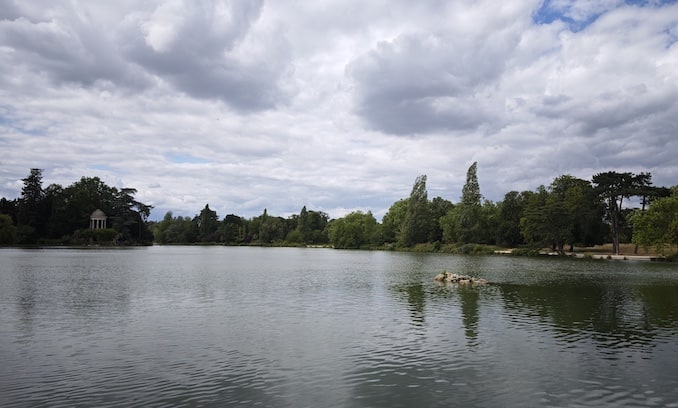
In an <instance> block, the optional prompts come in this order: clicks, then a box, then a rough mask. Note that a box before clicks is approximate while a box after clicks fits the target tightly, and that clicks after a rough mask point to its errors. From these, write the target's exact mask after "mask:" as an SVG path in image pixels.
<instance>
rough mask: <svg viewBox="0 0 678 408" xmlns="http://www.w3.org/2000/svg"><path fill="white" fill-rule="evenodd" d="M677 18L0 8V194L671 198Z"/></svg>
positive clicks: (438, 9) (575, 10) (353, 200)
mask: <svg viewBox="0 0 678 408" xmlns="http://www.w3.org/2000/svg"><path fill="white" fill-rule="evenodd" d="M542 6H543V7H542ZM677 7H678V6H676V5H673V4H667V5H662V4H649V5H647V6H643V7H640V6H625V5H623V4H622V3H620V2H617V1H612V2H582V1H569V2H564V1H557V2H556V1H551V2H547V3H546V4H545V5H543V4H542V3H541V2H539V1H536V0H535V1H532V2H507V3H501V4H499V3H497V2H492V1H473V2H471V1H468V2H467V1H461V2H440V3H436V2H433V3H428V2H424V3H418V2H405V1H399V2H368V3H365V2H353V1H321V2H311V3H306V4H304V3H288V2H284V1H278V2H271V1H269V2H265V3H264V2H237V1H232V2H230V1H206V0H205V1H198V2H189V1H171V2H160V1H149V2H143V3H138V2H134V1H123V2H107V3H92V2H86V1H47V2H39V1H36V2H28V3H27V2H10V1H6V0H5V1H3V2H2V7H0V64H1V65H2V66H3V73H2V75H0V150H2V152H3V153H4V154H3V155H2V157H1V158H0V163H1V165H0V169H1V171H0V195H3V196H5V197H8V198H14V197H17V196H18V194H19V191H20V187H21V183H20V181H19V180H20V179H21V178H23V177H25V176H26V174H28V171H29V169H30V168H31V167H41V168H44V169H45V173H44V180H45V182H46V183H51V182H56V183H61V184H64V185H68V184H70V183H72V182H74V181H76V180H78V179H79V178H80V177H81V176H100V177H102V179H103V180H104V181H105V182H107V183H109V184H111V185H116V186H118V187H123V186H125V187H135V188H137V190H138V193H137V198H138V199H140V200H141V201H143V202H148V203H150V204H153V205H155V206H156V210H155V211H154V213H153V217H155V218H161V217H162V215H163V213H164V211H167V210H173V211H174V213H175V215H178V214H181V215H194V214H196V213H197V212H199V211H200V209H201V208H203V207H204V205H205V204H206V203H209V204H210V208H213V209H215V210H217V211H218V213H219V215H220V216H222V217H223V216H225V215H226V214H228V213H235V214H238V215H243V216H253V215H258V214H260V213H261V212H262V211H263V209H264V208H267V209H268V211H269V213H271V214H276V215H289V214H291V213H297V212H298V211H299V210H300V209H301V207H302V206H303V205H306V206H307V208H309V209H316V210H322V211H326V212H328V213H329V214H330V215H331V216H333V217H338V216H341V215H343V214H345V213H346V212H347V211H351V210H356V209H361V210H364V211H366V210H372V211H373V212H374V213H375V215H377V217H378V218H379V217H380V216H381V215H383V213H384V212H385V211H386V210H387V209H388V207H389V206H390V205H391V204H392V203H393V202H394V201H396V200H397V199H399V198H402V197H406V196H407V195H408V194H409V192H410V189H411V186H412V183H413V182H414V180H415V178H416V177H417V176H418V175H420V174H427V175H428V187H429V197H434V196H438V195H439V196H442V197H445V198H447V199H451V200H453V201H457V200H458V198H459V196H460V195H461V186H462V185H463V183H464V177H465V172H466V169H467V168H468V166H469V165H470V164H471V163H472V162H473V161H478V162H479V169H478V175H479V179H480V185H481V190H482V192H483V194H484V195H485V196H486V197H488V198H490V199H493V200H500V199H501V198H502V197H503V194H504V193H506V192H508V191H510V190H524V189H534V188H536V187H537V186H538V185H539V184H548V183H550V182H551V181H552V179H553V178H554V177H556V176H558V175H561V174H566V173H567V174H573V175H575V176H578V177H583V178H589V177H590V176H591V175H592V174H594V173H596V172H599V171H607V170H620V171H636V172H638V171H651V172H652V173H653V175H654V181H655V183H656V184H659V185H672V184H675V183H676V181H675V180H676V175H677V174H678V159H676V157H675V156H676V155H675V152H676V151H678V146H676V140H675V135H676V130H677V129H676V124H675V119H674V118H675V117H678V105H676V102H675V101H676V100H678V69H677V68H678V45H676V39H678V8H677ZM540 13H541V14H540ZM544 13H550V14H548V16H546V15H545V14H544ZM546 17H548V21H546V20H547V18H546ZM574 20H576V22H577V24H576V26H573V25H572V21H574Z"/></svg>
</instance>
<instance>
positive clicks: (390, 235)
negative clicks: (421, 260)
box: [381, 198, 409, 242]
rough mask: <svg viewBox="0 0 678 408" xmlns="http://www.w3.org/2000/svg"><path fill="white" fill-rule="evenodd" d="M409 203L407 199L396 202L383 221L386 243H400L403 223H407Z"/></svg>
mask: <svg viewBox="0 0 678 408" xmlns="http://www.w3.org/2000/svg"><path fill="white" fill-rule="evenodd" d="M408 201H409V200H408V199H406V198H403V199H400V200H398V201H396V202H395V203H393V204H392V205H391V208H389V209H388V211H387V212H386V214H384V217H383V218H382V219H381V225H382V234H383V237H382V238H383V240H384V242H397V241H398V237H399V236H400V232H401V230H402V226H403V223H404V222H405V216H406V214H407V206H408V205H407V203H408Z"/></svg>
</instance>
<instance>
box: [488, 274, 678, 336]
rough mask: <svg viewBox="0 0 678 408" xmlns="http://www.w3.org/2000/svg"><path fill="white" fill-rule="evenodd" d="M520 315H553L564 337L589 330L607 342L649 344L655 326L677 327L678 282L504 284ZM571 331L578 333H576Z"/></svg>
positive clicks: (550, 318) (507, 300)
mask: <svg viewBox="0 0 678 408" xmlns="http://www.w3.org/2000/svg"><path fill="white" fill-rule="evenodd" d="M500 289H501V292H502V294H503V298H504V302H505V305H506V307H507V308H508V309H509V310H510V311H511V313H512V314H514V315H516V316H521V317H523V318H529V319H535V318H536V319H540V320H543V321H550V322H551V323H552V324H553V325H554V327H555V329H556V330H558V331H559V332H560V333H561V334H563V336H561V339H564V340H566V341H577V340H578V339H580V338H582V337H588V335H589V334H590V336H591V337H592V338H593V339H594V340H596V341H597V342H599V343H600V344H601V345H604V346H605V347H624V346H627V345H639V344H649V343H650V342H651V341H652V339H653V338H654V337H655V336H656V335H657V331H656V330H655V329H657V328H669V327H670V328H676V317H677V316H676V314H678V287H676V286H670V287H662V286H637V287H630V286H626V285H621V284H620V285H611V284H606V285H603V284H601V285H598V284H596V283H592V282H578V283H571V284H563V283H559V284H558V285H540V286H536V285H530V286H527V285H513V284H503V285H500ZM572 334H577V335H575V336H572Z"/></svg>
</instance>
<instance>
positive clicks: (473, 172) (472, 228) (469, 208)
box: [456, 162, 483, 243]
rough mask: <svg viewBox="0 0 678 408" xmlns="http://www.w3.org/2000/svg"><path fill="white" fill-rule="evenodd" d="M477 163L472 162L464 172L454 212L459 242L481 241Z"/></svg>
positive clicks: (480, 196)
mask: <svg viewBox="0 0 678 408" xmlns="http://www.w3.org/2000/svg"><path fill="white" fill-rule="evenodd" d="M477 168H478V163H477V162H474V163H473V164H472V165H471V166H470V167H469V168H468V171H467V172H466V183H465V184H464V187H463V188H462V191H461V202H460V203H459V205H458V206H457V207H458V211H457V213H456V222H457V226H456V231H457V235H458V239H459V242H462V243H471V242H479V241H481V240H482V239H481V236H482V230H481V227H482V225H481V212H482V203H481V201H482V198H483V196H482V195H481V194H480V185H479V184H478V176H477Z"/></svg>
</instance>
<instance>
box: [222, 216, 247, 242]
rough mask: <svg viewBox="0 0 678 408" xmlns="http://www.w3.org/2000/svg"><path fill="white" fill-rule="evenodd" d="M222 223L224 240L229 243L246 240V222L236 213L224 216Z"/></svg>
mask: <svg viewBox="0 0 678 408" xmlns="http://www.w3.org/2000/svg"><path fill="white" fill-rule="evenodd" d="M221 225H222V227H221V228H222V240H223V241H224V242H225V243H227V244H240V243H242V242H245V222H244V220H243V219H242V218H241V217H239V216H237V215H235V214H228V215H227V216H226V217H224V221H223V222H222V223H221Z"/></svg>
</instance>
